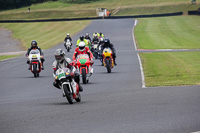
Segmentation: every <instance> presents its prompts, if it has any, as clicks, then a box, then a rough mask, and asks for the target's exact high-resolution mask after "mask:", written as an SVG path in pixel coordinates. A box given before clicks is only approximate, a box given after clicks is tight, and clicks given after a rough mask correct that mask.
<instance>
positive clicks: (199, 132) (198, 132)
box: [191, 131, 200, 133]
mask: <svg viewBox="0 0 200 133" xmlns="http://www.w3.org/2000/svg"><path fill="white" fill-rule="evenodd" d="M191 133H200V131H197V132H191Z"/></svg>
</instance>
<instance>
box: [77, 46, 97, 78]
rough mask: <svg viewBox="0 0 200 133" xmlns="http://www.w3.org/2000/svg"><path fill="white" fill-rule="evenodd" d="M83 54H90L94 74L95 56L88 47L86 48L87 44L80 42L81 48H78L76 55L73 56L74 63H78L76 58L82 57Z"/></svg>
mask: <svg viewBox="0 0 200 133" xmlns="http://www.w3.org/2000/svg"><path fill="white" fill-rule="evenodd" d="M81 54H88V56H89V58H90V63H91V71H90V73H91V74H92V73H93V68H92V65H93V63H94V61H93V54H92V52H91V51H90V49H89V48H88V47H86V46H85V43H84V42H80V43H79V47H77V48H76V49H75V51H74V54H73V61H74V62H76V58H77V56H78V55H81Z"/></svg>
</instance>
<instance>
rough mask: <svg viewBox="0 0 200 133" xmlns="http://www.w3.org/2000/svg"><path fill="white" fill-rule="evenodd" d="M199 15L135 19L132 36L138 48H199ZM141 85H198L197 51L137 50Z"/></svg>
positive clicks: (199, 78) (199, 67) (199, 76)
mask: <svg viewBox="0 0 200 133" xmlns="http://www.w3.org/2000/svg"><path fill="white" fill-rule="evenodd" d="M199 21H200V18H199V16H178V17H177V16H176V17H165V18H162V17H161V18H145V19H139V23H138V25H137V26H136V29H135V37H136V40H137V44H138V47H139V48H140V49H199V48H200V45H199V44H200V38H199V35H200V23H199ZM140 56H141V60H142V65H143V69H144V75H145V84H146V86H147V87H152V86H179V85H200V75H199V73H200V63H199V62H200V59H199V57H200V51H196V52H160V53H159V52H155V53H140Z"/></svg>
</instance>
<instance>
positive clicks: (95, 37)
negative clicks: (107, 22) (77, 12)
mask: <svg viewBox="0 0 200 133" xmlns="http://www.w3.org/2000/svg"><path fill="white" fill-rule="evenodd" d="M94 42H99V38H98V35H97V34H95V35H94V37H93V39H92V44H94Z"/></svg>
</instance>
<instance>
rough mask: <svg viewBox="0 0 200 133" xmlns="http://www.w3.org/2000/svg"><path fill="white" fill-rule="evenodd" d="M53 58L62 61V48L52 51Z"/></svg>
mask: <svg viewBox="0 0 200 133" xmlns="http://www.w3.org/2000/svg"><path fill="white" fill-rule="evenodd" d="M54 56H55V59H56V61H58V62H60V63H61V62H63V61H64V59H65V51H63V50H62V49H57V50H56V52H55V53H54Z"/></svg>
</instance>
